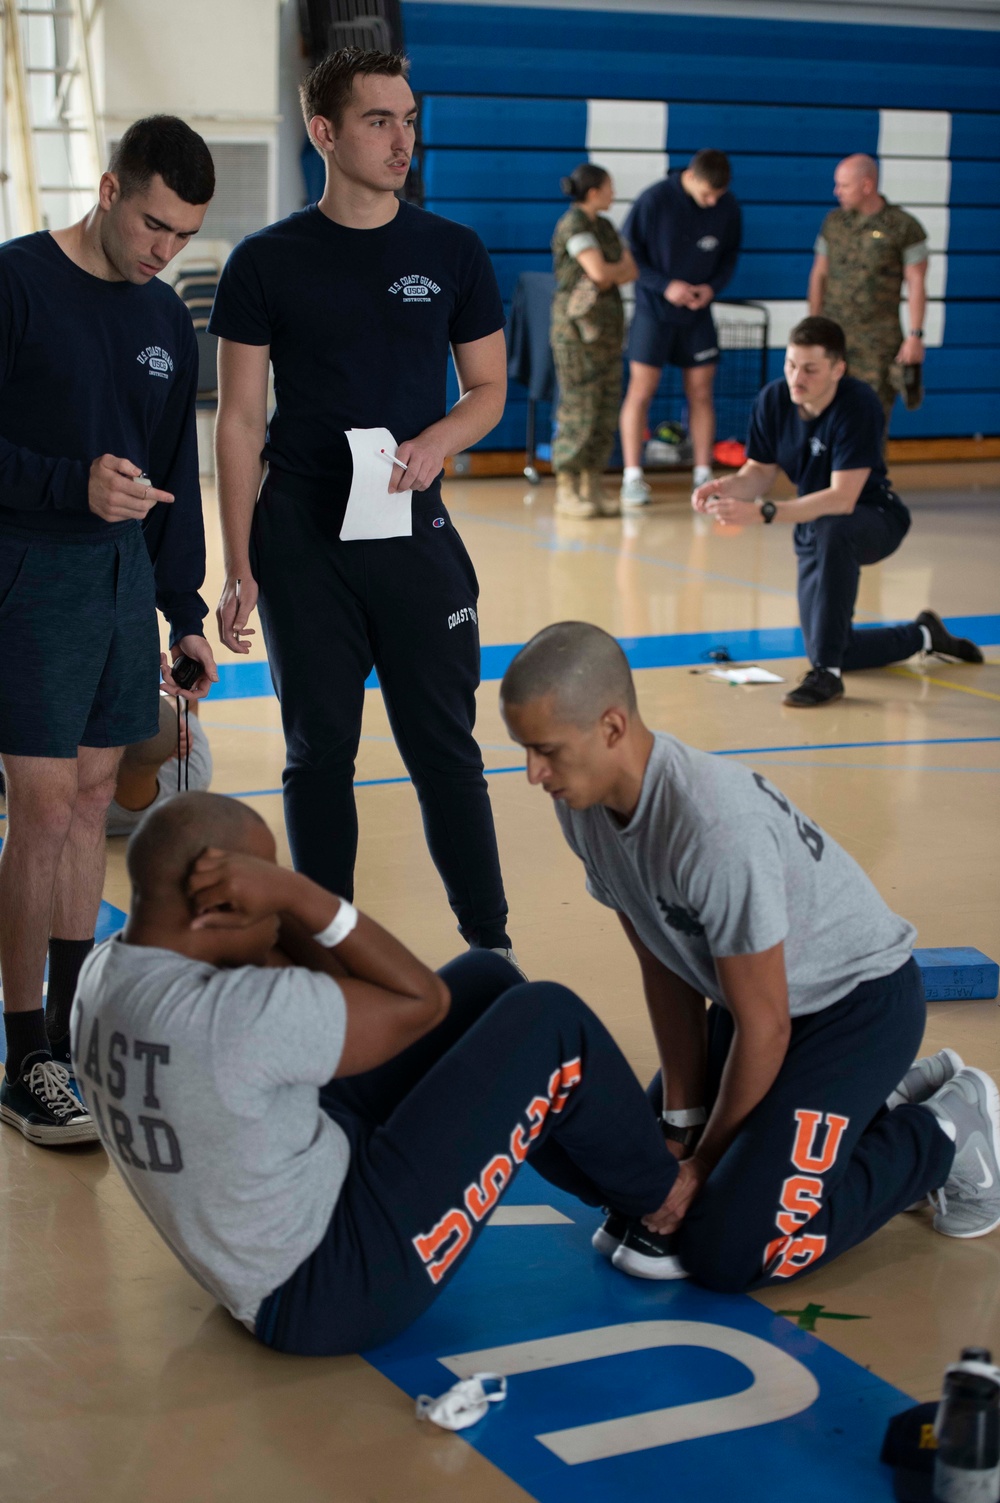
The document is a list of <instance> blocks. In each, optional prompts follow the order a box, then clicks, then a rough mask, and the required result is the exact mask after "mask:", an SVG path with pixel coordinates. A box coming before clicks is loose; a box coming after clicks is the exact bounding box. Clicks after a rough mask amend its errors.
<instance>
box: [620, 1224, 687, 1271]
mask: <svg viewBox="0 0 1000 1503" xmlns="http://www.w3.org/2000/svg"><path fill="white" fill-rule="evenodd" d="M598 1251H601V1249H600V1248H598ZM611 1264H612V1267H614V1268H617V1269H618V1272H619V1273H630V1274H631V1275H632V1277H633V1278H634V1279H686V1278H687V1274H686V1273H685V1271H684V1269H683V1268H682V1267H681V1261H680V1258H678V1256H677V1254H676V1253H675V1252H674V1239H673V1237H660V1236H657V1234H656V1233H655V1232H648V1231H647V1230H646V1228H645V1227H644V1226H643V1224H642V1222H641V1221H632V1222H630V1223H629V1226H628V1230H627V1231H626V1233H625V1235H624V1237H623V1238H622V1240H621V1242H619V1244H618V1246H617V1248H615V1250H614V1252H613V1253H612V1255H611Z"/></svg>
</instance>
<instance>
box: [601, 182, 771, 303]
mask: <svg viewBox="0 0 1000 1503" xmlns="http://www.w3.org/2000/svg"><path fill="white" fill-rule="evenodd" d="M741 233H742V215H741V214H740V206H739V204H738V203H737V202H736V199H735V198H734V197H733V195H732V193H728V192H727V193H724V194H723V195H722V197H721V198H720V199H719V201H718V203H717V204H716V205H715V206H714V207H713V208H711V209H702V208H699V206H698V205H697V204H696V203H695V201H694V199H693V198H692V197H691V195H690V194H689V193H685V191H684V189H683V187H682V186H681V172H680V169H675V170H674V171H672V172H669V173H668V174H667V176H666V177H665V178H664V179H663V180H662V182H659V183H654V184H653V186H652V187H651V188H646V189H645V190H644V191H643V192H642V193H640V194H639V197H638V198H637V199H636V201H635V203H634V204H633V205H632V207H631V209H630V210H629V215H628V218H627V219H626V221H625V224H624V227H623V229H622V235H623V237H624V239H625V240H626V241H627V242H628V244H629V246H630V247H631V250H632V254H633V256H634V257H635V263H636V265H637V267H638V268H639V280H638V282H637V283H636V289H635V300H636V312H639V311H640V310H643V311H648V312H650V313H652V314H653V315H654V317H657V318H660V319H662V320H663V321H664V322H665V323H673V324H693V323H694V321H695V320H696V319H697V318H699V317H700V316H701V310H700V309H693V308H675V307H674V305H673V303H668V302H667V300H666V298H665V297H664V296H663V294H664V292H665V291H666V288H667V284H668V282H673V281H682V282H691V283H693V284H695V285H700V284H701V283H702V282H707V283H708V285H709V286H710V287H711V288H712V291H713V292H714V293H715V295H716V297H718V295H719V293H720V292H721V291H722V290H723V288H724V287H726V286H728V284H729V282H730V281H731V280H732V276H733V272H734V271H735V270H736V261H737V258H738V256H739V253H740V236H741Z"/></svg>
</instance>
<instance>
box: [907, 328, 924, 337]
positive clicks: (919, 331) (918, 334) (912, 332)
mask: <svg viewBox="0 0 1000 1503" xmlns="http://www.w3.org/2000/svg"><path fill="white" fill-rule="evenodd" d="M923 337H924V331H923V329H911V330H910V338H911V339H923Z"/></svg>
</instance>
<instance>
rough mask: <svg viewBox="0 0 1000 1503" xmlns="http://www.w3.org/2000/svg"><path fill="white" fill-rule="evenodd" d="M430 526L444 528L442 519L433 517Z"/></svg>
mask: <svg viewBox="0 0 1000 1503" xmlns="http://www.w3.org/2000/svg"><path fill="white" fill-rule="evenodd" d="M431 526H432V527H443V526H444V517H435V518H434V520H433V522H432V523H431Z"/></svg>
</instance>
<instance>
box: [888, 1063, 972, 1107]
mask: <svg viewBox="0 0 1000 1503" xmlns="http://www.w3.org/2000/svg"><path fill="white" fill-rule="evenodd" d="M964 1069H965V1061H964V1059H963V1058H962V1056H961V1055H960V1054H956V1053H955V1050H954V1049H939V1050H938V1052H937V1054H928V1055H927V1056H926V1058H925V1059H918V1060H916V1061H915V1063H914V1064H912V1065H911V1066H910V1068H909V1069H908V1070H907V1072H906V1074H905V1075H904V1076H903V1078H902V1080H901V1081H900V1082H899V1085H898V1086H897V1087H896V1089H895V1090H894V1091H893V1092H892V1094H891V1095H890V1096H889V1097H888V1099H887V1100H886V1103H885V1104H886V1106H887V1107H888V1108H889V1110H890V1112H892V1111H895V1109H896V1107H897V1106H923V1104H924V1102H925V1101H929V1100H930V1098H931V1097H932V1096H933V1095H934V1093H935V1092H936V1091H940V1089H941V1087H942V1086H943V1085H945V1084H946V1083H947V1082H948V1081H949V1080H952V1079H953V1078H954V1077H955V1076H956V1075H957V1074H958V1072H959V1070H964Z"/></svg>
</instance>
